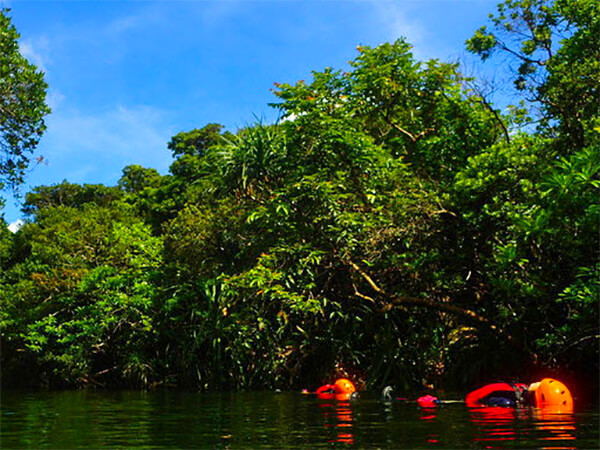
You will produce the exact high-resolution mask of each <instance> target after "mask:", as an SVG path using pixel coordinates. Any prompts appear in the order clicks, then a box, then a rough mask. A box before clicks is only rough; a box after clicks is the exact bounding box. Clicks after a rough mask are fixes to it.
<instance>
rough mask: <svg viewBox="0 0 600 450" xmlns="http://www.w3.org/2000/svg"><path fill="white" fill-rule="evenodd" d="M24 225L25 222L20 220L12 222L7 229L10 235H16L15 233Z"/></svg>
mask: <svg viewBox="0 0 600 450" xmlns="http://www.w3.org/2000/svg"><path fill="white" fill-rule="evenodd" d="M24 224H25V222H24V221H23V220H21V219H18V220H15V221H14V222H12V223H11V224H10V225H9V226H8V229H9V230H10V231H11V232H12V233H16V232H17V231H19V229H20V228H21V227H22V226H23V225H24Z"/></svg>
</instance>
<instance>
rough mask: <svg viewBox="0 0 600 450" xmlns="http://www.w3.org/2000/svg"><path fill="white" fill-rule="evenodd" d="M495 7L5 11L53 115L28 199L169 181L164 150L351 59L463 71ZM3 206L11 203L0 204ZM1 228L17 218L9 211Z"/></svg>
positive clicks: (246, 114) (260, 109)
mask: <svg viewBox="0 0 600 450" xmlns="http://www.w3.org/2000/svg"><path fill="white" fill-rule="evenodd" d="M496 3H497V1H496V0H494V1H488V0H419V1H417V0H414V1H411V0H403V1H367V0H364V1H358V0H357V1H326V0H323V1H287V0H280V1H253V0H241V1H233V0H222V1H154V2H145V1H128V2H125V1H85V2H78V1H60V2H59V1H2V0H0V5H2V6H4V7H10V8H11V9H12V11H11V13H10V15H11V16H12V20H13V24H14V25H15V26H16V27H17V29H18V31H19V33H20V34H21V39H20V46H21V52H22V53H23V54H24V55H25V56H26V57H27V58H28V59H29V60H30V61H31V62H33V63H35V64H36V65H38V66H39V67H40V68H42V69H43V70H44V72H45V73H46V81H47V82H48V84H49V86H50V87H49V92H48V101H49V104H50V106H51V107H52V110H53V112H52V114H51V115H50V116H48V118H47V121H46V122H47V126H48V129H47V131H46V134H45V135H44V137H43V139H42V141H41V143H40V145H39V147H38V151H37V154H39V155H43V156H44V159H45V161H46V163H45V164H40V165H38V166H37V167H35V169H33V170H32V171H31V172H30V174H29V176H28V184H27V185H26V186H24V187H23V189H22V190H23V192H26V191H27V190H28V189H29V188H31V187H32V186H38V185H48V184H54V183H59V182H61V181H62V180H64V179H66V180H68V181H70V182H73V183H105V184H108V185H113V184H115V183H116V182H117V180H118V179H119V177H120V175H121V170H122V169H123V167H125V166H126V165H129V164H140V165H142V166H145V167H153V168H156V169H158V170H159V172H161V173H163V174H165V173H167V171H168V167H169V165H170V163H171V156H170V152H169V151H168V149H167V147H166V144H167V142H168V141H169V139H170V137H171V136H173V135H174V134H176V133H178V132H180V131H186V130H190V129H192V128H196V127H202V126H203V125H205V124H206V123H209V122H218V123H221V124H223V125H225V126H226V127H227V128H228V129H229V130H231V131H235V130H236V129H237V128H238V127H241V126H244V125H246V124H248V123H251V122H252V121H253V120H254V117H255V116H257V117H263V118H265V119H266V120H267V121H270V120H274V119H275V117H276V112H275V111H273V110H272V109H270V108H269V107H268V106H267V103H269V102H272V101H274V100H275V98H274V96H273V95H272V93H271V92H270V89H271V88H273V83H275V82H287V83H294V82H296V81H298V80H300V79H310V73H311V71H312V70H321V69H323V68H324V67H327V66H330V67H334V68H344V67H346V64H347V61H349V60H351V59H353V58H354V57H355V56H356V55H357V53H356V46H357V45H359V44H360V45H369V46H376V45H378V44H381V43H383V42H388V41H394V40H395V39H397V38H399V37H401V36H404V37H406V38H407V40H408V41H409V42H410V43H412V44H413V46H414V53H415V56H416V57H417V58H419V59H429V58H439V59H442V60H446V61H447V60H457V59H459V58H460V59H463V60H467V61H468V60H469V58H470V57H469V55H467V54H466V53H465V51H464V41H465V39H467V38H468V37H469V36H471V35H472V33H473V31H474V30H475V29H476V28H478V27H479V26H481V25H484V24H485V23H486V22H487V15H488V14H489V13H491V12H494V11H495V5H496ZM5 197H6V195H5ZM4 214H5V219H6V220H7V221H8V222H9V223H11V222H14V221H16V220H17V219H18V218H19V217H20V213H19V205H18V204H15V201H14V200H13V199H11V198H8V202H7V205H6V207H5V210H4Z"/></svg>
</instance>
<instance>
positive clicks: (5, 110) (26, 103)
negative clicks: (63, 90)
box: [0, 9, 50, 189]
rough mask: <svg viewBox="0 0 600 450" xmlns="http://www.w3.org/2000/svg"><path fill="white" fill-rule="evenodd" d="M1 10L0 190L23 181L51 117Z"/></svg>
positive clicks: (38, 75) (37, 76)
mask: <svg viewBox="0 0 600 450" xmlns="http://www.w3.org/2000/svg"><path fill="white" fill-rule="evenodd" d="M8 11H9V10H7V9H2V10H0V188H2V187H4V186H8V187H9V188H13V189H14V188H16V186H18V185H19V184H21V183H22V182H23V180H24V176H25V171H26V169H27V168H28V167H29V165H30V163H31V155H32V153H33V151H34V150H35V148H36V146H37V144H38V142H39V140H40V137H41V136H42V134H43V132H44V130H45V129H46V125H45V123H44V117H45V116H46V115H47V114H48V113H50V108H49V107H48V106H47V104H46V89H47V87H48V86H47V85H46V83H45V81H44V74H43V73H42V72H41V71H39V70H38V69H37V67H36V66H34V65H33V64H31V63H29V62H28V61H27V60H26V59H25V58H24V57H23V55H21V53H20V52H19V44H18V42H17V40H18V39H19V34H18V33H17V30H16V29H15V27H14V26H13V25H12V23H11V20H10V17H9V16H8Z"/></svg>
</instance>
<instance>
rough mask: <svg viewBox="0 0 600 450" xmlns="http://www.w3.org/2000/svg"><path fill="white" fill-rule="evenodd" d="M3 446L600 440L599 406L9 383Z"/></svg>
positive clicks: (475, 444) (567, 443)
mask: <svg viewBox="0 0 600 450" xmlns="http://www.w3.org/2000/svg"><path fill="white" fill-rule="evenodd" d="M0 418H1V422H0V439H1V440H0V447H1V448H3V449H7V448H61V449H62V448H76V447H86V448H99V447H110V448H115V447H119V448H123V447H127V448H136V447H137V448H232V449H233V448H319V447H321V448H322V447H328V448H329V447H342V448H345V447H350V448H352V447H358V448H411V449H412V448H547V449H563V448H567V449H571V448H590V449H597V448H600V436H599V433H600V432H599V413H598V407H597V406H593V407H579V408H578V405H576V409H575V412H574V413H573V414H566V415H564V414H561V415H554V414H545V413H543V412H541V411H539V410H535V409H532V408H523V409H517V410H515V409H507V408H483V409H472V410H469V409H467V408H466V407H465V406H464V405H463V404H449V405H444V406H442V407H438V408H436V409H429V410H428V409H421V408H419V407H418V406H417V405H416V404H414V403H406V402H394V403H384V402H381V401H380V400H379V399H378V398H377V397H376V396H374V395H373V396H369V395H368V394H363V395H362V397H361V398H359V399H358V400H356V401H353V402H338V401H331V400H319V399H317V398H315V397H313V396H307V395H302V394H299V393H272V392H250V393H225V394H200V393H190V392H181V391H160V392H137V391H136V392H131V391H61V392H11V391H6V390H4V391H3V392H2V397H1V416H0Z"/></svg>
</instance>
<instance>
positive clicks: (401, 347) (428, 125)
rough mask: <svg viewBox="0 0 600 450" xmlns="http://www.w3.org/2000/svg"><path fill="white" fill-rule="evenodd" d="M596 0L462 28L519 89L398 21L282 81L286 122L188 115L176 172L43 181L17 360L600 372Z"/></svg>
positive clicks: (217, 380) (15, 242)
mask: <svg viewBox="0 0 600 450" xmlns="http://www.w3.org/2000/svg"><path fill="white" fill-rule="evenodd" d="M599 8H600V6H599V4H598V2H596V1H595V0H554V1H546V0H508V1H506V2H504V3H502V4H501V5H500V6H499V7H498V11H497V13H496V14H495V15H492V16H491V21H490V26H489V27H488V28H486V27H484V28H481V29H479V30H478V31H476V33H475V34H474V36H473V37H472V38H471V39H469V40H468V41H467V48H468V50H469V51H471V52H473V53H476V54H479V55H480V56H481V58H482V59H483V60H489V61H492V63H493V62H494V61H495V62H496V64H502V65H503V66H504V67H506V70H507V71H508V73H509V75H510V76H511V77H512V80H513V81H514V92H515V93H516V94H518V95H519V96H520V99H521V100H522V102H521V103H520V104H518V105H515V106H514V107H509V108H504V109H503V110H499V109H497V108H496V107H495V106H494V105H493V104H492V102H491V99H489V98H486V97H484V96H483V95H482V90H481V89H478V88H477V80H472V79H468V78H466V77H464V76H463V75H462V74H461V73H460V71H459V68H458V66H457V65H456V64H449V63H444V62H440V61H437V60H431V61H426V62H420V61H416V60H415V59H414V57H413V55H412V53H411V46H410V45H409V44H408V43H407V42H405V41H404V40H402V39H401V40H398V41H396V42H394V43H388V44H383V45H381V46H379V47H376V48H370V47H358V55H357V56H356V58H355V59H354V60H353V61H351V62H350V63H349V64H350V66H349V69H348V70H347V71H339V70H334V69H331V68H327V69H325V70H323V71H318V72H314V73H313V77H312V79H311V80H310V81H308V82H305V81H299V82H298V83H296V84H293V85H292V84H276V89H274V95H275V96H276V99H277V100H276V101H275V103H274V104H273V106H274V107H275V108H278V109H279V110H280V111H281V117H282V120H281V121H280V122H279V123H277V124H264V123H256V124H254V125H252V126H248V127H246V128H244V129H241V130H237V131H236V132H229V131H226V130H224V128H223V127H222V126H221V125H218V124H208V125H205V126H203V127H202V128H199V129H195V130H192V131H188V132H182V133H179V134H177V135H176V136H174V137H173V138H172V140H171V141H170V142H169V144H168V148H169V150H170V151H171V152H172V155H173V158H174V162H173V164H172V166H171V168H170V173H169V174H168V175H164V176H163V175H160V174H159V173H158V172H157V171H156V170H154V169H149V168H143V167H140V166H135V165H132V166H128V167H126V168H124V169H123V176H122V178H121V179H120V181H119V183H118V185H117V186H103V185H90V184H85V185H76V184H71V183H68V182H66V181H65V182H63V183H61V184H58V185H54V186H40V187H38V188H36V189H34V190H33V191H31V192H30V193H28V194H27V196H26V200H25V204H24V208H23V210H24V212H25V213H26V214H28V217H29V218H30V219H29V221H28V222H27V223H26V224H25V225H24V226H23V227H22V228H21V229H20V230H19V231H18V232H16V233H14V234H13V233H11V232H9V231H8V229H7V227H6V224H3V225H2V226H1V227H0V265H1V275H0V301H1V308H0V314H1V316H0V321H1V322H0V323H1V327H2V341H1V344H2V382H3V384H29V385H50V386H74V385H88V386H139V387H141V386H159V385H177V386H188V387H197V388H200V389H210V390H218V389H245V388H248V389H259V388H274V387H278V388H300V387H312V386H314V385H315V384H316V383H318V382H321V381H324V380H327V379H328V377H331V376H333V375H334V374H348V375H350V376H352V377H354V378H355V379H356V380H364V381H365V382H366V383H367V385H368V386H372V387H378V386H382V385H384V384H395V385H397V386H402V387H404V388H419V387H427V386H429V387H431V386H432V385H433V386H435V387H443V386H453V387H464V386H467V385H470V384H472V383H475V382H478V381H482V380H484V379H490V378H492V377H493V378H498V377H513V378H519V379H527V377H532V376H535V375H537V374H539V373H542V372H544V373H547V374H549V373H558V372H560V373H561V374H562V376H563V378H565V377H566V378H567V379H569V378H571V379H577V378H580V377H583V376H584V375H587V376H591V377H592V379H594V377H595V379H596V380H597V376H598V361H599V355H598V338H599V334H600V333H599V331H598V323H599V317H598V295H599V291H600V282H599V276H600V264H599V241H598V239H599V227H598V225H599V223H600V222H599V220H600V206H599V191H600V176H599V171H600V154H599V153H600V115H599V105H600V91H599V86H600V42H599V41H598V36H600V11H599Z"/></svg>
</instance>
